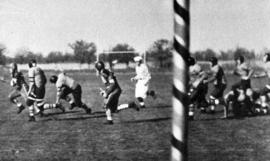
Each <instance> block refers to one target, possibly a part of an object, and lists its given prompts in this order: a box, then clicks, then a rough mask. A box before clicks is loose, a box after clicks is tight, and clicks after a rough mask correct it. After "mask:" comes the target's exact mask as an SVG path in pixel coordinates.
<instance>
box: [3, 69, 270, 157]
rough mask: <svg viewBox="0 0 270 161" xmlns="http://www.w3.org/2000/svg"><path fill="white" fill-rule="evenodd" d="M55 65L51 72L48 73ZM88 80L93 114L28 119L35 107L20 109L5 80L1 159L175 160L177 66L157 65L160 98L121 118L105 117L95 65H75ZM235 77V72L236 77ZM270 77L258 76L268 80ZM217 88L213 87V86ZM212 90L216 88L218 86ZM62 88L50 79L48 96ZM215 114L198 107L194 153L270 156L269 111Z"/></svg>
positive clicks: (124, 78)
mask: <svg viewBox="0 0 270 161" xmlns="http://www.w3.org/2000/svg"><path fill="white" fill-rule="evenodd" d="M52 74H53V73H51V72H50V73H47V76H50V75H52ZM70 75H71V76H72V77H74V78H75V79H76V80H78V82H79V83H80V84H81V85H82V87H83V100H84V101H85V103H87V105H88V106H89V107H91V108H92V110H93V113H92V114H90V115H89V114H86V113H85V112H84V111H83V110H82V109H78V108H75V109H73V110H68V105H67V104H65V105H66V109H67V111H66V113H64V114H63V113H61V111H59V110H58V109H53V110H48V111H46V112H45V116H44V117H37V122H28V121H27V120H28V110H24V111H23V112H22V113H21V114H19V115H18V114H16V107H14V105H12V104H10V103H9V101H8V98H7V95H8V92H9V91H10V90H11V88H10V87H9V86H8V84H4V83H1V86H0V99H1V101H0V107H1V112H0V145H1V146H0V160H14V161H15V160H16V161H17V160H24V161H31V160H33V161H36V160H46V161H50V160H52V161H53V160H55V161H57V160H59V161H60V160H61V161H62V160H65V161H90V160H91V161H117V160H121V161H167V160H170V130H171V82H172V78H171V74H170V73H153V74H152V77H153V79H152V82H151V89H154V90H155V91H156V92H157V93H158V97H157V99H156V100H153V99H152V98H148V100H147V101H146V106H147V108H146V109H142V110H140V111H139V112H137V111H135V110H133V109H128V110H125V111H121V112H120V113H117V114H115V115H114V122H115V124H114V125H103V122H104V121H105V120H106V117H105V114H104V111H103V109H102V104H103V102H102V98H101V96H99V87H103V85H102V84H101V82H100V80H99V79H98V78H97V77H96V76H95V74H94V73H87V72H73V73H70ZM133 75H134V73H131V74H126V73H116V76H117V78H118V80H119V83H120V85H121V87H122V89H123V93H122V96H121V98H120V103H127V102H129V101H132V100H133V99H134V84H133V83H131V82H130V81H129V80H130V78H131V77H132V76H133ZM229 81H230V82H234V81H235V78H234V77H229ZM263 84H264V80H258V79H256V81H253V86H254V87H258V88H259V87H262V86H263ZM210 88H211V87H210ZM210 90H211V89H210ZM55 93H56V89H55V87H54V86H53V85H51V84H50V83H48V84H47V94H46V100H47V101H48V102H51V103H53V102H54V101H55ZM220 116H222V108H218V109H217V113H216V114H215V115H210V114H199V113H197V114H196V116H195V120H194V121H190V122H189V136H188V151H189V152H188V154H189V160H192V161H198V160H203V161H217V160H219V161H232V160H236V161H249V160H250V161H251V160H254V161H260V160H262V161H266V160H270V154H269V153H268V152H269V150H270V146H269V145H270V144H269V143H270V130H268V127H270V121H269V116H257V117H246V118H242V119H227V120H223V119H219V118H220Z"/></svg>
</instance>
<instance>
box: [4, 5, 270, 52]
mask: <svg viewBox="0 0 270 161" xmlns="http://www.w3.org/2000/svg"><path fill="white" fill-rule="evenodd" d="M172 9H173V6H172V0H19V1H18V0H0V23H1V24H0V43H2V44H4V45H6V47H7V52H6V54H7V55H9V56H14V54H15V53H16V51H18V50H19V49H22V48H28V49H29V50H31V51H34V52H41V53H43V54H45V55H46V54H48V53H49V52H50V51H62V52H71V49H70V47H69V46H68V44H69V43H73V42H75V41H76V40H85V41H87V42H94V43H96V45H97V49H98V52H101V51H103V50H109V49H110V48H111V47H113V46H114V45H116V44H117V43H128V44H129V45H131V46H133V47H134V48H135V49H136V50H137V51H138V52H144V51H145V50H147V49H148V48H149V47H150V46H151V44H152V43H153V42H154V41H155V40H158V39H161V38H165V39H169V40H172V38H173V10H172ZM190 10H191V51H196V50H204V49H207V48H211V49H214V50H216V51H219V50H228V49H232V48H235V47H236V46H241V47H245V48H248V49H250V50H255V51H261V50H262V49H264V48H267V47H268V48H270V46H269V45H270V44H269V43H268V42H270V36H269V35H270V1H269V0H259V1H254V0H191V8H190Z"/></svg>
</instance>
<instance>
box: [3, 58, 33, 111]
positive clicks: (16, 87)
mask: <svg viewBox="0 0 270 161" xmlns="http://www.w3.org/2000/svg"><path fill="white" fill-rule="evenodd" d="M10 74H11V81H10V85H11V86H12V87H13V89H12V91H11V93H10V94H9V95H8V97H9V100H10V102H11V103H13V104H16V106H17V107H18V111H17V113H18V114H19V113H21V112H22V111H23V110H24V109H25V107H24V105H23V104H22V103H21V102H20V101H19V100H18V98H19V97H21V96H23V93H22V89H23V90H24V92H25V95H26V93H27V91H28V88H29V87H28V84H27V83H26V81H25V79H24V76H23V73H22V72H19V71H18V66H17V64H16V63H12V64H11V65H10ZM25 95H24V96H25Z"/></svg>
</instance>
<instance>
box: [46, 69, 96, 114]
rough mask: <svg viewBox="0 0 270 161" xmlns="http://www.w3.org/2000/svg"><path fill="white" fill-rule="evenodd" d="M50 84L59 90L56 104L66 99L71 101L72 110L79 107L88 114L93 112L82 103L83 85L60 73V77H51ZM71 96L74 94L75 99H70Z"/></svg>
mask: <svg viewBox="0 0 270 161" xmlns="http://www.w3.org/2000/svg"><path fill="white" fill-rule="evenodd" d="M50 82H51V83H53V84H55V85H56V88H57V94H56V104H60V99H64V100H66V101H69V104H70V110H72V109H73V108H74V107H79V108H83V109H84V110H85V112H86V113H88V114H90V113H91V112H92V110H91V108H89V107H87V105H86V104H85V103H83V102H82V88H81V85H80V84H79V83H77V82H76V81H75V80H74V79H73V78H71V77H69V76H67V75H66V74H65V73H60V74H59V75H58V76H56V75H53V76H51V77H50ZM69 94H72V96H73V97H71V98H70V97H68V95H69Z"/></svg>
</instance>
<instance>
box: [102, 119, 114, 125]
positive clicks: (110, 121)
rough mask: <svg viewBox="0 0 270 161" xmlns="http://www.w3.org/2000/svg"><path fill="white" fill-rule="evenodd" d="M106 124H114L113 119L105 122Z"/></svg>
mask: <svg viewBox="0 0 270 161" xmlns="http://www.w3.org/2000/svg"><path fill="white" fill-rule="evenodd" d="M103 124H104V125H113V121H112V120H107V121H106V122H104V123H103Z"/></svg>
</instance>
